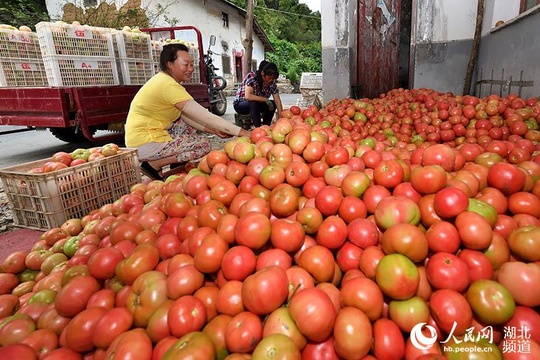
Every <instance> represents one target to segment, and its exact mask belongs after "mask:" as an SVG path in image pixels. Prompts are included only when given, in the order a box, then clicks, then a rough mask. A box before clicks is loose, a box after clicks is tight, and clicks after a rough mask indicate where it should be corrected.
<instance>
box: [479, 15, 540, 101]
mask: <svg viewBox="0 0 540 360" xmlns="http://www.w3.org/2000/svg"><path fill="white" fill-rule="evenodd" d="M539 28H540V7H536V8H533V9H531V10H530V11H528V12H525V13H523V14H521V15H520V16H518V17H516V18H513V19H510V20H508V21H506V22H505V24H504V25H502V26H499V27H497V28H494V29H492V30H491V31H490V32H489V33H488V34H486V35H485V36H483V37H482V40H481V43H480V51H479V56H478V63H477V77H476V78H477V80H488V81H491V80H495V81H499V83H500V84H501V85H499V83H497V82H496V83H495V84H489V83H486V84H484V85H481V87H478V88H477V91H478V93H479V94H480V95H481V96H486V95H487V94H488V93H489V92H492V93H495V94H501V95H503V96H506V95H507V94H508V93H516V94H518V95H520V96H521V97H523V98H528V97H532V96H538V95H539V94H540V62H538V60H537V59H538V58H540V38H539V37H538V33H539V30H538V29H539ZM513 82H514V83H513ZM515 82H522V84H527V85H532V86H523V87H522V88H521V89H520V87H519V85H518V83H515ZM477 95H478V94H477Z"/></svg>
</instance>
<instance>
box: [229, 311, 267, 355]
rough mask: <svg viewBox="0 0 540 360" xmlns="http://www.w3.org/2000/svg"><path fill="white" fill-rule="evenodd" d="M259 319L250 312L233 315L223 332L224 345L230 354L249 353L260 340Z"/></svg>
mask: <svg viewBox="0 0 540 360" xmlns="http://www.w3.org/2000/svg"><path fill="white" fill-rule="evenodd" d="M262 333H263V326H262V322H261V319H260V318H259V317H258V316H257V315H255V314H254V313H252V312H249V311H244V312H241V313H239V314H237V315H235V316H234V317H233V318H232V320H231V321H230V322H229V324H228V326H227V330H226V331H225V343H226V345H227V349H229V351H231V352H239V353H249V352H252V351H253V350H254V349H255V346H256V345H257V343H258V342H259V341H261V339H262Z"/></svg>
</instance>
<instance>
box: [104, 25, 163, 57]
mask: <svg viewBox="0 0 540 360" xmlns="http://www.w3.org/2000/svg"><path fill="white" fill-rule="evenodd" d="M113 40H114V44H115V55H116V52H117V53H118V55H117V57H118V58H121V59H137V60H153V54H152V44H151V40H150V35H149V34H146V33H140V32H139V33H137V32H131V31H115V32H114V33H113Z"/></svg>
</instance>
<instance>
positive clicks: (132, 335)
mask: <svg viewBox="0 0 540 360" xmlns="http://www.w3.org/2000/svg"><path fill="white" fill-rule="evenodd" d="M113 357H118V358H120V359H134V360H142V359H151V358H152V341H151V340H150V338H149V337H148V335H147V334H146V331H145V330H144V329H140V328H137V329H133V330H129V331H126V332H124V333H122V334H120V335H119V336H118V337H117V338H115V339H114V340H113V342H112V343H111V345H110V346H109V348H108V349H107V353H106V354H105V358H106V359H111V358H113Z"/></svg>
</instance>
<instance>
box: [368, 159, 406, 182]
mask: <svg viewBox="0 0 540 360" xmlns="http://www.w3.org/2000/svg"><path fill="white" fill-rule="evenodd" d="M403 177H404V171H403V166H401V164H400V163H399V162H398V161H397V160H383V161H381V162H380V163H379V164H377V166H376V167H375V169H374V170H373V180H375V184H378V185H382V186H384V187H386V188H388V189H392V188H394V187H396V186H397V185H398V184H400V183H401V182H403Z"/></svg>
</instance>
